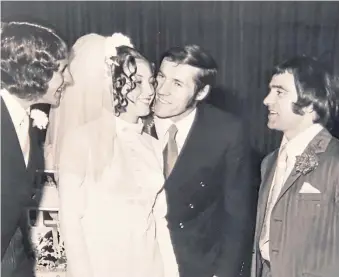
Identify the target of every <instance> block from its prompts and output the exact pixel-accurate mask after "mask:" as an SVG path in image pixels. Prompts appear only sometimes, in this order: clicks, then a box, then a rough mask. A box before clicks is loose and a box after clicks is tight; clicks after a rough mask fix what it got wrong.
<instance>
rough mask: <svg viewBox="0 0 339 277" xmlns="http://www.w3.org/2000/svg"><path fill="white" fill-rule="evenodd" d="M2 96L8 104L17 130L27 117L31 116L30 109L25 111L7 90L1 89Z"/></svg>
mask: <svg viewBox="0 0 339 277" xmlns="http://www.w3.org/2000/svg"><path fill="white" fill-rule="evenodd" d="M0 95H1V97H2V98H3V100H4V102H5V104H6V107H7V109H8V111H9V114H10V115H11V118H12V121H13V124H14V126H15V128H18V127H20V125H21V123H22V122H23V121H24V120H25V117H26V116H29V114H30V108H29V109H27V110H25V109H24V108H23V107H22V106H21V104H20V103H19V102H18V101H17V100H16V99H15V97H14V96H12V95H11V94H10V93H9V92H8V91H7V90H6V89H1V91H0Z"/></svg>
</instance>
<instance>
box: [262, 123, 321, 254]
mask: <svg viewBox="0 0 339 277" xmlns="http://www.w3.org/2000/svg"><path fill="white" fill-rule="evenodd" d="M322 129H323V127H322V126H321V125H320V124H313V125H312V126H310V127H309V128H307V129H306V130H304V131H303V132H301V133H300V134H298V135H297V136H296V137H294V138H293V139H291V140H288V139H287V138H286V137H285V136H284V137H283V139H282V142H281V146H280V149H279V152H280V150H281V149H282V147H283V146H284V145H286V152H287V167H286V171H285V174H284V178H283V183H285V182H286V180H287V178H288V176H289V175H290V174H291V172H292V170H293V168H294V165H295V162H296V157H297V156H299V155H301V154H302V153H303V152H304V150H305V149H306V147H307V146H308V144H309V143H310V142H311V141H312V140H313V139H314V137H315V136H316V135H317V134H318V133H319V132H320V131H321V130H322ZM275 178H276V176H275V175H274V178H273V181H272V184H271V189H270V195H271V193H272V188H273V184H274V182H275ZM270 195H269V198H270ZM275 204H276V203H271V205H273V206H274V205H275ZM270 220H271V216H267V217H265V222H266V224H267V225H268V224H269V223H270ZM268 238H269V234H268ZM260 252H261V256H262V258H263V259H265V260H267V261H270V256H269V240H268V241H267V242H266V243H265V244H263V245H262V246H261V247H260Z"/></svg>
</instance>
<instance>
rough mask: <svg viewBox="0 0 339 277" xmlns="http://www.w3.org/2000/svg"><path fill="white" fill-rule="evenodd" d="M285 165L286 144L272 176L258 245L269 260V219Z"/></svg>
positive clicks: (279, 190) (284, 171)
mask: <svg viewBox="0 0 339 277" xmlns="http://www.w3.org/2000/svg"><path fill="white" fill-rule="evenodd" d="M286 167H287V151H286V144H285V145H284V146H283V147H282V148H281V151H280V154H279V157H278V160H277V167H276V171H275V176H274V183H273V186H272V189H271V192H270V195H269V198H268V203H267V207H266V213H265V219H264V224H263V228H262V231H261V236H260V241H259V246H260V250H261V256H262V257H263V258H264V259H265V260H267V261H269V259H270V258H269V243H268V242H269V233H270V220H271V213H272V210H273V207H274V205H275V203H276V201H277V200H278V197H279V194H280V192H281V189H282V187H283V185H284V181H285V173H286Z"/></svg>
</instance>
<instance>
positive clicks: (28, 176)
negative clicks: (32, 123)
mask: <svg viewBox="0 0 339 277" xmlns="http://www.w3.org/2000/svg"><path fill="white" fill-rule="evenodd" d="M29 133H30V142H31V143H30V156H29V162H28V166H27V168H26V165H25V161H24V157H23V155H22V151H21V148H20V144H19V140H18V137H17V134H16V131H15V128H14V125H13V122H12V119H11V117H10V114H9V112H8V109H7V107H6V105H5V103H4V101H3V100H2V99H1V273H2V274H1V276H6V277H14V276H15V277H30V276H33V274H32V273H31V272H32V269H33V265H32V262H31V261H30V259H28V255H27V250H28V249H27V246H28V245H29V244H28V238H27V237H26V236H27V234H26V230H25V228H26V223H27V221H26V220H27V218H26V216H25V212H24V211H25V208H26V207H27V206H28V205H29V203H30V201H31V197H32V194H33V183H34V178H35V176H36V169H38V168H40V169H43V153H42V149H41V147H39V144H38V141H37V139H36V135H37V129H36V128H30V131H29Z"/></svg>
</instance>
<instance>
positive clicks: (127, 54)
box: [112, 46, 154, 116]
mask: <svg viewBox="0 0 339 277" xmlns="http://www.w3.org/2000/svg"><path fill="white" fill-rule="evenodd" d="M137 59H140V60H144V61H146V62H147V63H149V61H148V60H147V59H146V58H145V57H144V56H143V55H142V54H141V53H139V52H138V51H137V50H135V49H134V48H131V47H128V46H119V47H117V56H116V57H114V62H115V63H116V64H118V65H115V66H114V67H113V71H112V82H113V95H114V100H115V106H114V109H115V114H116V115H117V116H119V115H120V114H121V113H123V112H125V111H126V107H127V105H128V100H127V95H128V94H129V93H130V92H131V91H132V90H133V89H135V87H136V81H135V74H136V73H137V65H136V60H137ZM150 65H151V70H152V72H153V73H154V66H153V64H150ZM125 85H128V86H129V87H128V88H127V93H126V94H123V93H122V89H123V87H124V86H125Z"/></svg>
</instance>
